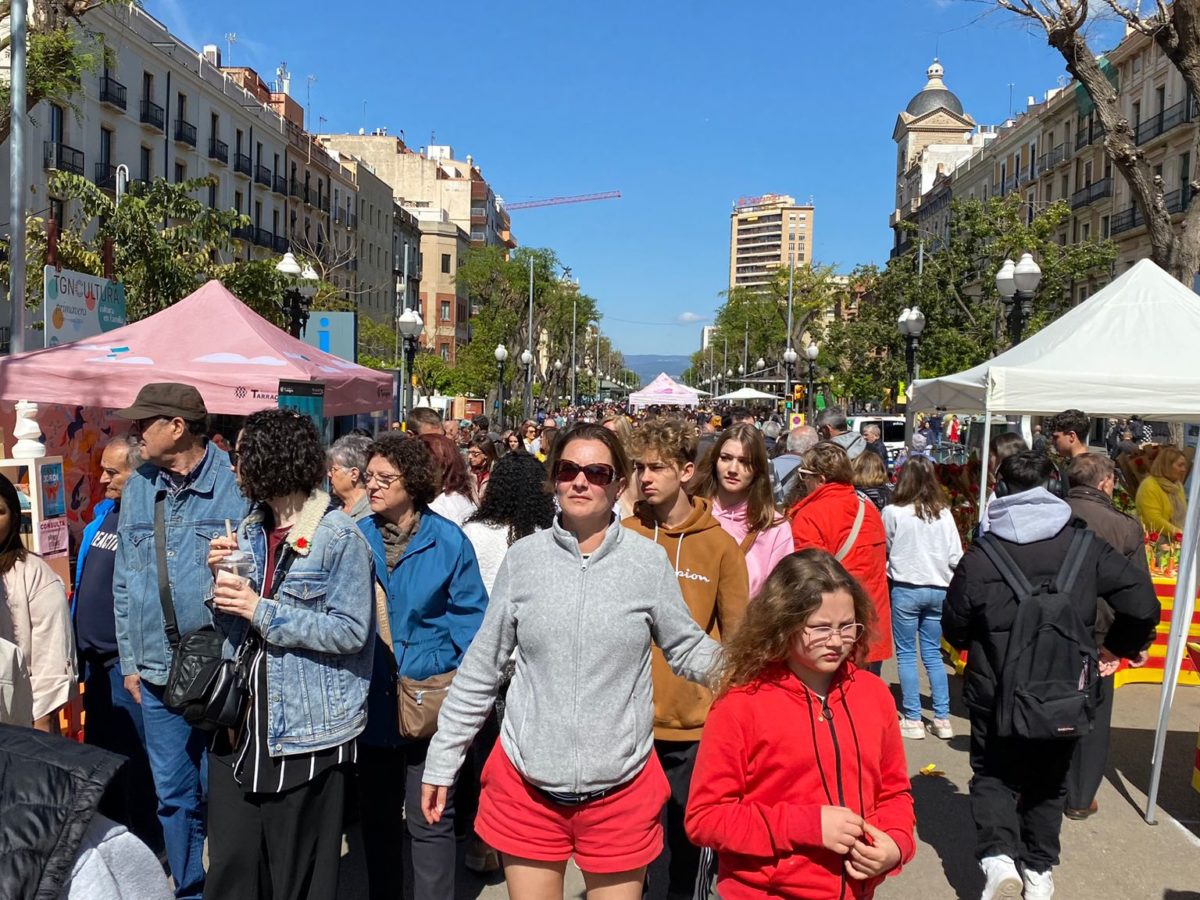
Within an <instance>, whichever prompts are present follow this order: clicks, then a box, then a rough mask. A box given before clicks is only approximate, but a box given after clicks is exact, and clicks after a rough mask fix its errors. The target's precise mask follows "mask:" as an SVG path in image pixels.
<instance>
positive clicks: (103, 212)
mask: <svg viewBox="0 0 1200 900" xmlns="http://www.w3.org/2000/svg"><path fill="white" fill-rule="evenodd" d="M209 182H210V179H208V178H197V179H193V180H191V181H185V182H182V183H179V184H175V183H171V182H168V181H166V180H164V179H161V178H159V179H156V180H155V181H154V182H152V183H151V184H149V185H144V186H143V185H141V184H137V183H134V184H131V186H130V190H129V191H128V192H127V193H126V194H125V196H124V197H123V198H122V200H121V203H120V205H118V204H117V203H116V201H115V199H114V198H112V197H110V196H109V195H108V194H106V193H105V192H104V191H102V190H100V188H98V187H97V186H96V185H94V184H92V182H90V181H88V180H87V179H86V178H81V177H79V176H78V175H72V174H70V173H67V172H56V173H54V175H53V176H51V179H50V191H51V193H52V194H53V195H54V196H57V197H61V198H62V199H64V200H75V201H78V203H73V204H70V206H69V207H68V208H69V209H72V210H73V212H72V213H71V217H70V218H69V219H68V221H66V222H63V223H60V235H59V241H58V255H59V262H60V264H61V265H63V266H64V267H67V268H71V269H75V270H77V271H82V272H88V273H90V274H93V275H100V274H103V247H104V243H105V241H106V240H111V241H112V245H113V274H114V276H115V277H116V279H117V280H118V281H120V282H122V283H123V284H124V285H125V295H126V311H127V313H128V316H129V321H131V322H135V321H137V320H139V319H143V318H145V317H146V316H149V315H153V314H154V313H156V312H158V311H159V310H162V309H165V308H166V307H168V306H170V305H171V304H172V303H174V302H176V301H177V300H180V299H182V298H183V297H185V296H187V295H188V294H190V293H191V292H192V291H194V290H196V288H197V287H199V286H200V285H201V284H203V283H204V282H205V281H207V280H209V279H211V278H217V279H220V280H221V281H222V282H223V283H224V284H225V286H226V287H227V288H229V290H230V291H232V292H233V293H234V294H236V295H237V296H238V297H239V298H240V299H241V300H242V301H243V302H244V303H246V305H247V306H249V307H250V308H251V309H253V310H254V311H255V312H257V313H258V314H259V315H261V316H263V317H265V318H267V319H268V320H270V321H271V322H274V323H275V324H277V325H282V324H283V321H282V316H281V314H280V311H279V301H280V298H281V296H282V294H283V289H284V287H285V283H284V279H283V278H282V277H281V276H280V275H279V274H278V273H277V272H276V271H275V268H274V262H273V261H269V260H237V261H234V262H231V263H221V262H219V261H218V259H219V254H220V253H225V254H226V255H227V254H228V251H229V250H230V248H231V247H232V238H231V236H230V235H231V232H232V230H233V229H234V228H235V227H238V226H244V225H248V224H249V221H250V220H249V218H248V217H247V216H245V215H242V214H240V213H237V212H235V211H233V210H214V209H210V208H209V207H208V206H207V205H206V204H205V203H203V202H202V201H201V200H198V199H197V198H196V196H194V195H196V194H197V193H199V192H201V191H203V190H206V189H207V188H208V185H209ZM27 235H28V257H27V258H28V263H29V281H28V286H27V291H26V304H27V305H28V306H29V307H30V308H36V307H37V306H38V304H40V303H41V300H42V292H43V286H42V261H43V260H44V259H45V253H46V246H47V236H46V223H45V220H43V219H41V218H39V217H31V218H30V219H29V221H28V226H27ZM325 288H326V292H327V293H328V291H329V290H331V289H332V288H331V286H328V285H326V286H325ZM320 296H321V293H320V291H318V297H320Z"/></svg>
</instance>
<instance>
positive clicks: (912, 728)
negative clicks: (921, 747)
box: [900, 719, 925, 741]
mask: <svg viewBox="0 0 1200 900" xmlns="http://www.w3.org/2000/svg"><path fill="white" fill-rule="evenodd" d="M900 735H901V736H902V737H906V738H910V739H912V740H914V741H923V740H924V739H925V723H924V722H922V721H921V720H920V719H901V720H900Z"/></svg>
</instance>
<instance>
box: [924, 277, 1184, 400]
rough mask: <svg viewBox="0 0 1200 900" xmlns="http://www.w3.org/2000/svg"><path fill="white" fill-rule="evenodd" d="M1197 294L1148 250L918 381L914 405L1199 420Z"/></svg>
mask: <svg viewBox="0 0 1200 900" xmlns="http://www.w3.org/2000/svg"><path fill="white" fill-rule="evenodd" d="M1197 347H1200V296H1197V295H1196V294H1195V293H1194V292H1193V291H1192V290H1191V289H1190V288H1188V287H1187V286H1185V285H1183V284H1181V283H1180V282H1178V281H1176V280H1175V279H1174V278H1172V277H1171V276H1170V275H1168V274H1167V273H1166V272H1164V271H1163V270H1162V269H1160V268H1159V267H1158V266H1157V265H1155V264H1154V263H1153V262H1151V261H1150V260H1148V259H1143V260H1141V261H1140V262H1138V263H1137V264H1136V265H1135V266H1134V267H1133V268H1131V269H1130V270H1129V271H1128V272H1126V273H1125V274H1124V275H1122V276H1121V277H1120V278H1118V279H1117V280H1116V281H1114V282H1112V284H1110V285H1108V287H1106V288H1104V289H1103V290H1101V291H1099V292H1097V293H1096V294H1094V295H1093V296H1091V297H1089V298H1088V299H1087V300H1085V301H1084V302H1083V303H1081V304H1080V305H1079V306H1077V307H1075V308H1074V309H1072V310H1070V311H1069V312H1067V313H1065V314H1063V315H1062V316H1060V317H1059V318H1058V319H1056V320H1055V321H1054V322H1052V323H1050V324H1049V325H1047V326H1046V327H1045V328H1043V329H1042V330H1041V331H1039V332H1038V333H1037V334H1035V335H1032V336H1031V337H1029V338H1028V339H1027V340H1025V341H1022V342H1021V343H1020V344H1018V345H1017V346H1015V347H1013V348H1012V349H1010V350H1007V351H1005V352H1004V353H1001V354H1000V355H999V356H997V357H995V358H993V359H990V360H988V361H987V362H985V363H982V364H981V365H978V366H975V368H973V369H967V370H966V371H965V372H959V373H957V374H954V375H946V376H943V377H941V378H930V379H923V380H920V381H917V382H915V383H914V384H913V386H912V396H911V398H910V409H914V410H928V409H934V408H935V407H936V408H941V409H946V410H955V411H963V410H969V411H976V410H982V409H985V408H986V409H990V410H991V411H992V412H1008V413H1022V414H1029V415H1049V414H1052V413H1057V412H1060V411H1061V410H1063V409H1064V408H1066V407H1068V406H1070V407H1075V408H1077V409H1085V410H1087V411H1088V414H1089V415H1093V416H1131V415H1134V414H1135V413H1136V414H1138V415H1141V416H1145V417H1146V418H1147V419H1152V420H1155V421H1160V422H1161V421H1189V422H1194V421H1197V420H1200V355H1198V354H1197V353H1196V348H1197Z"/></svg>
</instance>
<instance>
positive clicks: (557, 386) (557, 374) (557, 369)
mask: <svg viewBox="0 0 1200 900" xmlns="http://www.w3.org/2000/svg"><path fill="white" fill-rule="evenodd" d="M562 368H563V364H562V360H561V359H556V360H555V361H554V390H555V394H554V405H555V406H558V401H559V399H560V397H561V395H562V381H561V380H560V379H561V378H562Z"/></svg>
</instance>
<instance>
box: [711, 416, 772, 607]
mask: <svg viewBox="0 0 1200 900" xmlns="http://www.w3.org/2000/svg"><path fill="white" fill-rule="evenodd" d="M691 492H692V496H694V497H708V498H709V499H711V500H712V501H713V510H712V511H713V515H714V516H715V517H716V519H717V522H718V523H719V524H720V526H721V528H723V529H724V530H725V532H726V533H727V534H729V536H730V537H732V538H733V539H734V540H735V541H737V542H738V546H740V547H741V548H742V553H744V554H745V556H746V569H747V571H748V573H749V575H750V596H751V598H753V597H754V595H755V594H757V593H758V591H759V588H761V587H762V584H763V582H764V581H766V580H767V576H768V575H770V574H771V570H772V569H774V568H775V566H776V565H777V564H778V563H779V561H780V560H781V559H783V558H784V557H785V556H788V555H789V554H791V552H792V550H793V549H794V548H793V546H792V529H791V526H790V525H789V524H788V521H787V519H785V518H784V517H783V516H781V515H780V514H779V512H778V511H777V510H776V509H775V503H774V499H773V496H772V493H771V468H770V463H769V462H768V460H767V447H766V443H765V441H764V440H763V437H762V434H761V433H760V432H759V430H758V429H757V428H755V427H754V426H753V425H734V426H732V427H730V428H726V429H725V430H724V431H723V432H722V433H721V435H720V437H718V438H717V442H716V443H715V444H714V445H713V447H712V450H710V451H709V452H708V453H707V454H706V455H705V456H704V458H703V459H702V460H701V461H700V462H699V463H698V464H697V465H696V474H695V475H694V476H693V478H692V483H691Z"/></svg>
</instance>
